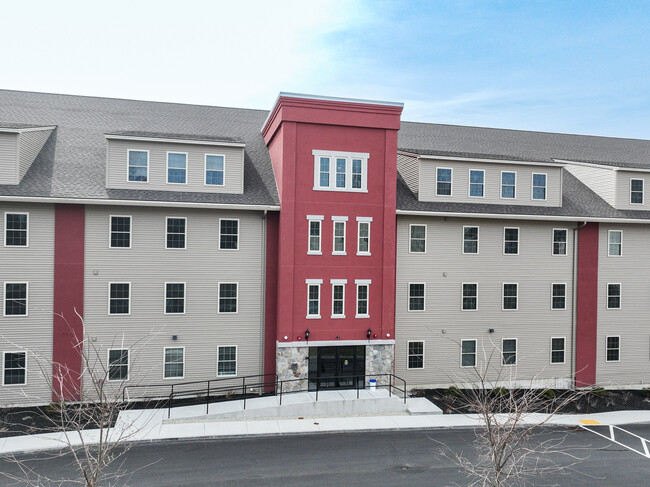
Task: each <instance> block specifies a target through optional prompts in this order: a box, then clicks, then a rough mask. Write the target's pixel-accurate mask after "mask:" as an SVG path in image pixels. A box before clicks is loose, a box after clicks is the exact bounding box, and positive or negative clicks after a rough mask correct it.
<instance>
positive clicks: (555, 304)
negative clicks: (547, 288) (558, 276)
mask: <svg viewBox="0 0 650 487" xmlns="http://www.w3.org/2000/svg"><path fill="white" fill-rule="evenodd" d="M551 309H566V284H564V283H553V284H551Z"/></svg>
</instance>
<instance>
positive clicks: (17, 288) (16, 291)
mask: <svg viewBox="0 0 650 487" xmlns="http://www.w3.org/2000/svg"><path fill="white" fill-rule="evenodd" d="M4 284H5V285H4V294H5V296H4V315H5V316H27V309H28V308H27V296H28V292H29V291H28V290H29V283H27V282H5V283H4Z"/></svg>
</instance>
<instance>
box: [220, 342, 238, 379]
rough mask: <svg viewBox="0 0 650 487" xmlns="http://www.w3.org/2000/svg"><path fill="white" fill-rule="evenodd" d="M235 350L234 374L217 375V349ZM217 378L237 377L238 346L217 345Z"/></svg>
mask: <svg viewBox="0 0 650 487" xmlns="http://www.w3.org/2000/svg"><path fill="white" fill-rule="evenodd" d="M232 347H234V348H235V373H234V374H219V349H220V348H232ZM216 372H217V377H237V374H238V373H239V346H238V345H217V370H216Z"/></svg>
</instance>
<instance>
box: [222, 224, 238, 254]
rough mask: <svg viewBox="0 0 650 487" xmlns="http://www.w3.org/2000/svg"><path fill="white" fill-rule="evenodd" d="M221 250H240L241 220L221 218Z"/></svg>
mask: <svg viewBox="0 0 650 487" xmlns="http://www.w3.org/2000/svg"><path fill="white" fill-rule="evenodd" d="M219 248H220V249H221V250H238V249H239V220H226V219H225V218H219Z"/></svg>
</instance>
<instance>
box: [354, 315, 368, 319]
mask: <svg viewBox="0 0 650 487" xmlns="http://www.w3.org/2000/svg"><path fill="white" fill-rule="evenodd" d="M354 317H355V318H370V315H354Z"/></svg>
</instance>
